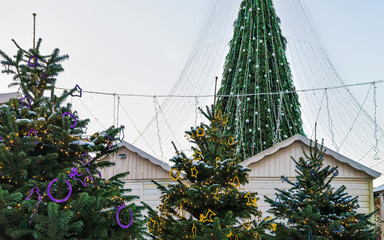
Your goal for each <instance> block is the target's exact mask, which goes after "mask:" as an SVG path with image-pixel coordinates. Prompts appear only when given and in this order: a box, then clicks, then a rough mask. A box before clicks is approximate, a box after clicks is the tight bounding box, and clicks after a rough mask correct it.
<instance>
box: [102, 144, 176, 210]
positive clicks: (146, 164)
mask: <svg viewBox="0 0 384 240" xmlns="http://www.w3.org/2000/svg"><path fill="white" fill-rule="evenodd" d="M118 154H127V157H126V159H120V158H119V157H118ZM103 161H111V162H115V163H116V165H115V166H113V167H109V168H104V169H100V173H101V176H102V177H103V178H105V179H109V178H111V177H112V176H114V175H116V174H118V173H122V172H126V171H128V172H129V174H128V175H127V176H126V177H125V178H123V179H121V180H122V181H124V182H125V184H124V188H129V189H131V190H132V191H131V192H129V193H127V194H129V195H135V196H139V197H140V199H139V200H137V201H134V202H135V203H136V204H139V203H140V201H143V202H145V203H146V204H148V205H149V206H151V207H152V208H153V209H154V210H157V206H158V205H159V204H160V196H161V192H160V190H158V189H157V186H156V185H155V184H154V183H153V182H152V181H151V180H152V179H153V180H155V181H156V182H158V183H161V184H162V185H163V186H167V185H168V183H171V182H172V179H170V177H169V172H168V171H166V170H165V169H163V168H162V167H160V166H158V165H156V164H153V163H152V162H151V161H149V160H148V159H146V158H143V157H141V156H139V155H138V154H137V153H135V152H131V151H129V150H128V149H127V148H126V147H121V148H120V149H119V151H118V153H116V154H112V155H110V156H108V157H106V158H105V159H103Z"/></svg>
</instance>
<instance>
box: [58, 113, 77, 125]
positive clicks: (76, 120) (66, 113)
mask: <svg viewBox="0 0 384 240" xmlns="http://www.w3.org/2000/svg"><path fill="white" fill-rule="evenodd" d="M65 115H71V117H72V118H73V119H75V124H74V125H70V127H71V128H74V127H76V125H77V120H76V117H75V116H73V114H72V113H69V112H65V113H63V115H61V117H64V116H65Z"/></svg>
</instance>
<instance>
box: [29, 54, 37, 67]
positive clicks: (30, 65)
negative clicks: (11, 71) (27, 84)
mask: <svg viewBox="0 0 384 240" xmlns="http://www.w3.org/2000/svg"><path fill="white" fill-rule="evenodd" d="M32 58H35V64H33V65H31V59H32ZM36 65H37V57H36V56H34V55H33V56H31V57H30V58H29V60H28V66H30V67H34V66H36Z"/></svg>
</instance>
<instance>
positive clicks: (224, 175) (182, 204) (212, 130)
mask: <svg viewBox="0 0 384 240" xmlns="http://www.w3.org/2000/svg"><path fill="white" fill-rule="evenodd" d="M200 111H201V112H202V114H203V115H204V116H205V117H206V118H207V119H208V120H209V122H210V124H209V125H207V124H204V123H201V124H200V125H199V126H196V127H191V130H190V131H187V132H186V137H187V138H190V142H191V143H193V144H194V146H192V152H194V154H192V156H190V157H188V156H187V155H186V154H185V153H184V152H180V151H178V150H177V148H176V147H175V145H174V144H173V143H172V144H173V146H174V147H175V152H176V155H175V156H174V157H173V158H172V159H171V160H170V161H171V162H172V163H174V165H173V166H172V171H171V172H174V171H175V169H176V170H178V172H182V173H183V174H181V176H180V174H179V177H178V178H177V181H176V182H174V183H172V184H170V185H168V186H163V185H161V184H159V183H157V182H155V181H153V182H154V183H155V184H156V185H157V186H158V188H159V189H160V190H161V192H162V196H161V198H160V200H161V204H160V206H159V207H158V210H159V212H155V211H154V210H151V211H150V212H149V215H150V217H151V218H150V221H149V222H148V225H147V226H148V229H149V231H150V234H151V237H152V238H153V239H167V240H179V239H195V240H203V239H207V240H208V239H209V240H211V239H232V240H234V239H241V240H243V239H244V240H245V239H258V238H263V237H267V236H269V234H268V233H267V232H268V231H270V229H269V228H270V227H272V226H271V224H272V220H263V221H261V222H257V221H256V220H253V219H255V218H256V217H258V216H261V211H259V209H258V207H257V203H256V202H257V193H254V192H250V191H247V192H246V191H242V190H240V186H241V185H244V184H245V183H247V182H248V171H250V169H249V168H245V167H242V166H241V165H240V164H239V163H240V161H241V158H240V156H239V155H237V154H236V147H237V144H238V142H237V141H235V138H234V137H233V136H232V135H231V134H230V133H229V132H228V131H227V130H226V125H225V124H224V123H223V122H224V120H225V119H226V118H227V115H226V114H224V115H222V114H221V113H220V112H218V113H217V114H215V108H214V107H213V106H212V107H211V108H208V107H207V110H206V111H205V112H204V111H202V110H201V109H200ZM197 158H198V159H197ZM196 159H197V160H196ZM171 175H172V174H171ZM173 177H174V176H173ZM173 179H174V178H173ZM255 236H258V237H255Z"/></svg>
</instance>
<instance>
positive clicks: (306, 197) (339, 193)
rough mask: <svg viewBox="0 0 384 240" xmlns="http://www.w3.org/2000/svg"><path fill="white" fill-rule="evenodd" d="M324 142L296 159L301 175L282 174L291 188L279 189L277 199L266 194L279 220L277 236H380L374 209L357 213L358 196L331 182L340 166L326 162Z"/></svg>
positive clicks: (299, 237)
mask: <svg viewBox="0 0 384 240" xmlns="http://www.w3.org/2000/svg"><path fill="white" fill-rule="evenodd" d="M324 153H325V150H324V148H323V145H321V146H320V148H319V146H318V144H317V141H316V142H315V145H314V147H312V142H311V147H310V154H309V155H308V154H307V153H305V151H304V148H303V154H304V157H301V158H300V159H299V161H296V160H295V159H293V158H292V159H293V161H294V162H295V163H296V169H297V170H296V173H297V178H296V182H295V183H294V182H293V181H292V180H289V179H288V178H286V177H284V176H281V178H282V180H283V181H287V182H288V183H289V184H290V185H292V187H291V188H290V189H289V190H281V189H276V190H277V191H278V192H279V193H278V194H277V196H276V199H274V200H273V199H270V198H268V197H265V198H266V202H267V203H269V204H270V205H271V209H270V210H268V212H269V213H272V214H273V215H274V216H275V217H277V219H280V220H285V221H286V222H285V223H282V222H280V223H278V224H277V227H276V232H275V234H276V235H275V237H276V238H275V239H292V240H296V239H319V240H320V239H340V240H341V239H353V240H358V239H365V240H368V239H372V240H373V239H377V236H376V235H375V230H374V228H373V226H374V224H373V223H371V222H370V221H369V218H371V216H372V215H373V214H374V213H370V214H362V213H357V212H356V209H358V208H359V204H358V197H351V196H350V195H348V194H347V193H346V192H345V190H346V187H345V186H344V185H343V186H341V187H340V188H338V189H336V190H335V189H334V188H333V187H332V186H331V182H332V180H333V178H334V177H335V176H337V175H338V170H337V168H338V167H333V168H331V167H330V166H324V164H323V161H324V158H323V156H324Z"/></svg>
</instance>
